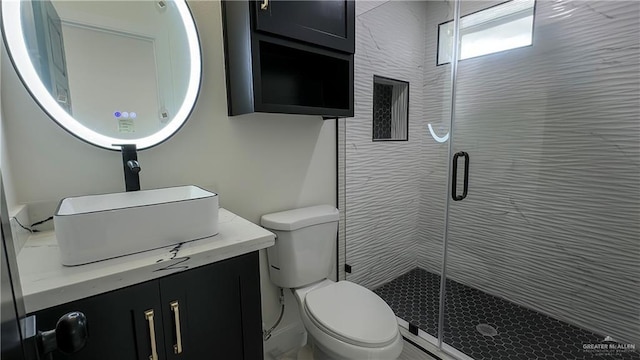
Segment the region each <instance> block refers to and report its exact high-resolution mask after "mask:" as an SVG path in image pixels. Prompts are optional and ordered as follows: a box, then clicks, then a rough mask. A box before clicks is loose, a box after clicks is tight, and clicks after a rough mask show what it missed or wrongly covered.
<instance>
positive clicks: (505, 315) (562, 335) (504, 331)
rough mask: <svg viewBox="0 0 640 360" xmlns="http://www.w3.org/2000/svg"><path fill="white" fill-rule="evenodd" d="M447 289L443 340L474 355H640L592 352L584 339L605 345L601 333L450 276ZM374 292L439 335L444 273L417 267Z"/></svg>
mask: <svg viewBox="0 0 640 360" xmlns="http://www.w3.org/2000/svg"><path fill="white" fill-rule="evenodd" d="M446 291H447V301H446V304H445V308H446V318H447V320H446V321H445V327H444V333H445V338H444V342H446V343H447V344H449V345H451V346H453V347H454V348H456V349H457V350H459V351H461V352H463V353H465V354H466V355H468V356H470V357H472V358H474V359H475V360H519V359H523V360H525V359H526V360H528V359H545V360H546V359H562V360H565V359H566V360H580V359H585V360H589V359H596V360H605V359H607V360H608V359H617V360H618V359H640V354H638V353H637V352H633V353H629V352H623V351H621V350H620V352H619V353H615V352H608V353H600V354H598V353H589V352H587V351H586V350H584V349H583V344H601V343H603V339H604V338H603V336H601V335H597V334H594V333H592V332H590V331H587V330H583V329H580V328H578V327H575V326H573V325H569V324H567V323H563V322H561V321H558V320H555V319H553V318H550V317H548V316H546V315H543V314H540V313H538V312H535V311H533V310H529V309H527V308H524V307H522V306H519V305H516V304H514V303H511V302H509V301H506V300H504V299H501V298H498V297H496V296H493V295H489V294H487V293H484V292H482V291H480V290H476V289H474V288H471V287H468V286H466V285H463V284H460V283H457V282H455V281H453V280H449V279H447V290H446ZM374 292H375V293H376V294H378V295H380V297H382V298H383V299H384V300H385V301H386V302H387V303H388V304H389V306H391V308H392V309H393V311H394V312H395V313H396V316H398V317H400V318H402V319H404V320H406V321H408V322H409V323H411V324H414V325H416V326H418V328H420V329H422V330H424V331H425V332H427V333H429V334H431V335H433V336H436V337H437V333H438V301H439V293H440V275H436V274H433V273H430V272H428V271H426V270H423V269H419V268H416V269H414V270H411V271H409V272H408V273H406V274H404V275H402V276H400V277H398V278H396V279H395V280H393V281H391V282H389V283H387V284H384V285H382V286H380V287H379V288H377V289H375V290H374ZM481 323H484V324H488V325H491V326H492V327H493V328H495V329H496V330H497V335H494V336H489V335H482V334H481V333H479V332H478V330H476V326H477V325H478V324H481ZM591 351H593V350H591ZM608 351H615V350H608Z"/></svg>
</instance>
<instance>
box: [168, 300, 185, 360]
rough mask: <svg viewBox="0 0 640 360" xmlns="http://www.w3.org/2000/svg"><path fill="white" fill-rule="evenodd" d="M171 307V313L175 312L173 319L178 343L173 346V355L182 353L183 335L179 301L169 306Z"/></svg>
mask: <svg viewBox="0 0 640 360" xmlns="http://www.w3.org/2000/svg"><path fill="white" fill-rule="evenodd" d="M169 305H170V306H171V312H173V318H174V320H175V324H176V343H175V344H174V345H173V353H174V354H181V353H182V334H181V333H180V304H178V300H176V301H173V302H171V303H170V304H169Z"/></svg>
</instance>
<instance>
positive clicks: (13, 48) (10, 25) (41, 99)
mask: <svg viewBox="0 0 640 360" xmlns="http://www.w3.org/2000/svg"><path fill="white" fill-rule="evenodd" d="M172 1H174V2H175V5H176V8H177V10H178V13H179V14H180V17H181V18H182V23H183V25H184V27H185V32H186V34H187V41H188V43H189V56H190V60H191V68H190V71H189V83H188V86H187V92H186V95H185V98H184V101H183V102H182V105H181V106H180V109H178V111H177V112H176V115H175V116H174V118H173V119H172V120H171V121H169V122H168V123H167V124H166V125H165V126H164V127H163V128H162V129H160V130H159V131H157V132H156V133H154V134H152V135H149V136H146V137H143V138H139V139H122V138H116V137H111V136H105V135H102V134H100V133H97V132H95V131H93V130H91V129H89V128H88V127H86V126H84V125H82V124H81V123H80V122H78V120H76V119H74V118H73V116H71V115H69V113H67V112H66V111H65V110H64V109H63V108H62V107H61V106H60V105H58V103H57V101H56V100H55V99H54V98H53V96H52V95H51V93H50V92H49V90H47V88H46V87H45V85H44V84H43V83H42V81H41V80H40V76H38V73H37V72H36V69H35V67H34V66H33V63H32V62H31V58H30V56H29V52H28V51H27V47H26V44H25V42H24V38H23V35H22V16H21V14H20V7H21V4H22V1H20V0H2V22H3V29H2V30H3V31H2V33H3V36H4V39H5V43H6V44H7V50H8V52H9V54H10V55H11V56H9V57H10V58H11V62H12V63H13V66H14V68H15V69H16V71H17V73H18V76H19V77H20V79H21V80H22V83H23V84H24V86H25V88H27V90H28V91H29V93H30V94H31V96H32V97H33V98H34V100H35V101H36V102H37V103H38V105H40V107H41V108H42V110H44V112H45V113H47V115H49V117H50V118H51V119H53V120H54V121H55V122H56V123H57V124H58V125H60V126H61V127H62V128H63V129H65V130H67V131H68V132H70V133H71V134H73V135H74V136H76V137H78V138H80V139H81V140H84V141H86V142H88V143H90V144H93V145H96V146H99V147H102V148H105V149H110V150H118V151H119V150H120V147H119V146H114V144H125V143H126V144H136V147H137V148H138V149H147V148H150V147H152V146H155V145H158V144H160V143H162V142H163V141H165V140H167V139H168V138H170V137H171V136H172V135H174V134H175V133H176V132H177V131H178V130H179V129H180V127H182V125H183V124H184V123H185V122H186V121H187V118H188V117H189V115H190V114H191V110H192V109H193V107H194V106H195V102H196V99H197V98H198V93H199V91H200V80H201V73H202V63H201V59H200V42H199V39H198V32H197V30H196V26H195V22H194V20H193V17H192V16H191V11H190V10H189V7H188V6H187V3H186V1H184V0H172Z"/></svg>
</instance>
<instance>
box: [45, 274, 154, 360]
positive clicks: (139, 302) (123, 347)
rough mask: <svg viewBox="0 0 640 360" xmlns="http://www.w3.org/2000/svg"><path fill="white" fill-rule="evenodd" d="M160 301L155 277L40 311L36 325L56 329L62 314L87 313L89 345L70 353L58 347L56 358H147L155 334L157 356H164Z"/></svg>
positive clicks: (123, 359)
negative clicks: (151, 279) (144, 281)
mask: <svg viewBox="0 0 640 360" xmlns="http://www.w3.org/2000/svg"><path fill="white" fill-rule="evenodd" d="M160 305H161V304H160V288H159V286H158V281H157V280H154V281H149V282H146V283H142V284H138V285H134V286H131V287H128V288H124V289H120V290H115V291H111V292H108V293H105V294H100V295H96V296H93V297H89V298H86V299H82V300H78V301H73V302H70V303H66V304H63V305H59V306H55V307H52V308H48V309H45V310H42V311H39V312H37V313H36V314H35V315H36V326H37V329H38V330H40V331H45V330H50V329H55V327H56V322H57V321H58V319H59V318H60V315H62V314H66V313H68V312H71V311H80V312H83V313H84V314H85V316H86V317H87V329H88V333H89V336H88V338H87V343H86V346H85V347H84V348H83V349H82V350H80V351H78V352H77V353H75V354H70V355H66V354H63V353H61V352H60V351H58V350H56V351H54V352H53V359H74V360H75V359H83V360H113V359H118V360H129V359H131V360H148V359H149V358H150V355H151V354H152V349H151V339H152V338H153V337H155V341H156V351H157V354H158V357H157V359H158V360H164V359H166V357H165V354H164V343H163V341H164V334H163V328H162V327H163V324H162V315H161V307H160ZM145 313H146V314H147V315H145ZM152 313H153V319H152V318H151V314H152ZM152 321H153V323H154V324H153V325H154V331H153V334H152V331H150V324H151V322H152ZM152 335H153V336H152Z"/></svg>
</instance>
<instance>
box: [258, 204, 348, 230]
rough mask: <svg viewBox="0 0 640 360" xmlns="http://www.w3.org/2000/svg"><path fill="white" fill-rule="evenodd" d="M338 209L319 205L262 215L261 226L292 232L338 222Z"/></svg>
mask: <svg viewBox="0 0 640 360" xmlns="http://www.w3.org/2000/svg"><path fill="white" fill-rule="evenodd" d="M338 216H339V212H338V209H336V208H335V207H333V206H331V205H318V206H311V207H306V208H300V209H293V210H287V211H281V212H277V213H272V214H266V215H262V218H261V219H260V224H261V225H262V226H264V227H266V228H267V229H272V230H282V231H292V230H297V229H301V228H303V227H307V226H311V225H318V224H324V223H328V222H333V221H338Z"/></svg>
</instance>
